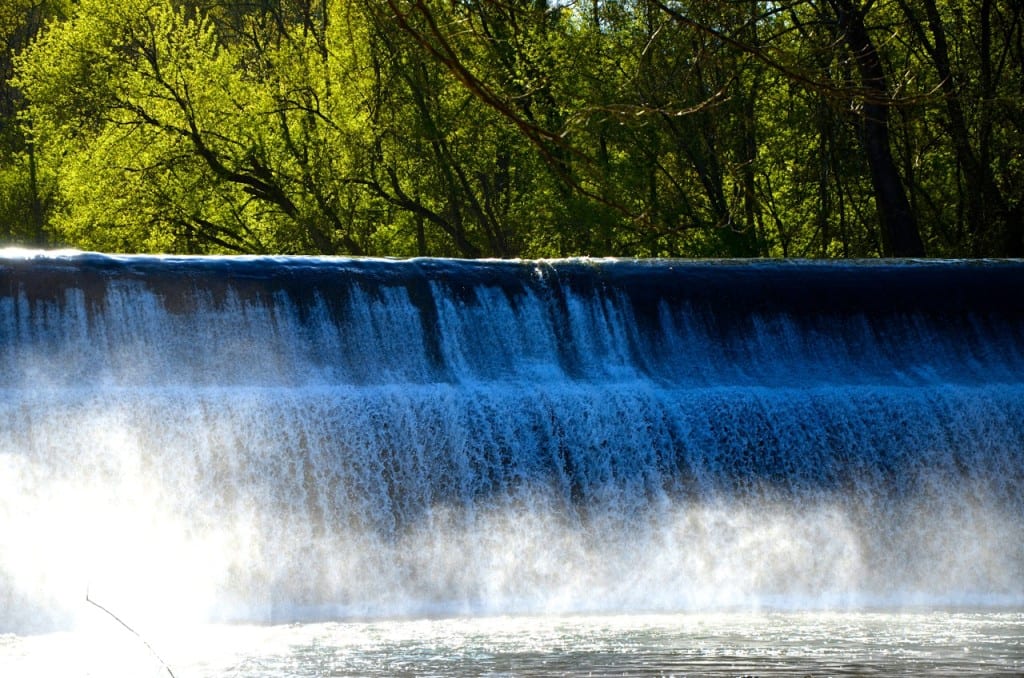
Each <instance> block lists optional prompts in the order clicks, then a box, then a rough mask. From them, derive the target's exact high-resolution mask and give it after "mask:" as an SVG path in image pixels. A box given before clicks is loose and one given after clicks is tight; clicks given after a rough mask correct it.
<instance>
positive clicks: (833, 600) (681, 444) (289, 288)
mask: <svg viewBox="0 0 1024 678" xmlns="http://www.w3.org/2000/svg"><path fill="white" fill-rule="evenodd" d="M0 347H2V353H0V393H2V398H0V412H2V417H0V632H4V631H14V632H25V631H32V630H43V629H52V628H62V627H66V626H67V625H69V624H72V623H74V617H75V615H76V614H77V612H76V610H79V609H80V608H81V601H82V598H83V594H84V593H85V592H86V590H87V589H88V590H89V591H90V595H91V596H92V597H93V598H95V599H97V600H102V601H103V602H104V604H106V605H108V606H109V607H111V608H112V609H116V610H118V611H119V612H121V613H122V614H123V615H124V616H125V617H127V618H134V619H139V618H141V617H144V616H146V615H159V616H161V617H163V618H177V617H181V618H188V619H198V620H247V621H256V622H286V621H294V620H304V619H324V618H331V619H337V618H367V617H369V618H373V617H386V616H419V615H431V616H432V615H466V614H471V615H484V614H517V613H523V614H526V613H530V614H533V613H538V614H543V613H562V612H601V613H605V612H617V611H650V612H657V611H686V610H712V609H714V610H728V609H736V608H739V609H745V610H749V609H763V608H782V609H793V608H797V609H804V608H810V609H820V608H833V607H841V608H849V607H853V608H864V607H874V606H885V607H892V606H903V605H954V606H960V605H963V606H991V605H997V606H998V605H1014V606H1019V605H1021V604H1024V521H1022V520H1021V516H1022V515H1024V263H1021V262H896V263H865V262H857V263H836V262H830V263H821V262H819V263H815V262H749V263H746V262H684V261H619V260H615V261H611V260H608V261H605V260H600V261H598V260H565V261H550V262H531V261H519V262H498V261H484V262H463V261H449V260H433V259H419V260H409V261H390V260H347V259H315V258H166V257H136V256H132V257H112V256H101V255H94V254H78V253H49V254H42V253H17V252H8V253H7V254H6V255H4V256H3V257H2V258H0Z"/></svg>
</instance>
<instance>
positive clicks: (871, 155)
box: [830, 0, 924, 257]
mask: <svg viewBox="0 0 1024 678" xmlns="http://www.w3.org/2000/svg"><path fill="white" fill-rule="evenodd" d="M830 4H831V5H832V8H833V9H834V10H835V12H836V18H837V19H838V21H839V27H840V28H841V29H842V32H843V36H844V38H845V40H846V44H847V45H848V46H849V48H850V51H851V52H852V53H853V57H854V60H855V62H856V64H857V72H858V74H859V76H860V84H861V87H862V88H863V90H864V95H863V96H864V105H863V110H862V116H863V135H862V143H863V146H864V153H865V155H866V156H867V161H868V167H869V169H870V172H871V184H872V187H873V189H874V194H875V205H876V206H877V209H878V216H879V221H880V222H881V227H882V234H883V242H884V249H885V252H884V254H885V255H886V256H891V257H921V256H924V244H923V243H922V242H921V235H920V232H919V231H918V226H917V219H916V217H915V216H914V213H913V210H911V209H910V201H909V200H908V199H907V194H906V191H905V190H904V187H903V180H902V178H901V177H900V173H899V170H898V169H897V167H896V161H895V160H894V159H893V157H892V147H891V146H890V144H889V87H888V84H887V82H886V78H885V68H884V66H883V65H882V60H881V59H880V58H879V55H878V51H877V49H876V48H875V45H874V43H873V42H872V40H871V36H870V35H869V34H868V30H867V26H866V25H865V23H864V15H863V13H862V12H861V11H860V9H859V8H857V7H854V5H853V2H852V0H830Z"/></svg>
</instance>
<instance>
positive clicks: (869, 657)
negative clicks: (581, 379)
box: [0, 610, 1024, 678]
mask: <svg viewBox="0 0 1024 678" xmlns="http://www.w3.org/2000/svg"><path fill="white" fill-rule="evenodd" d="M1022 638H1024V615H1022V614H1021V613H1019V612H1016V613H1011V612H993V611H988V612H977V611H973V612H972V611H941V610H933V611H923V610H914V611H904V612H842V613H839V612H801V613H792V612H789V613H782V612H763V613H739V612H734V613H717V614H673V615H617V616H593V617H579V616H575V617H572V616H570V617H563V616H551V615H548V616H544V617H486V618H480V617H476V618H454V619H435V620H431V619H421V620H408V621H401V620H397V621H396V620H390V621H372V622H345V623H321V624H301V625H290V626H270V627H253V626H203V627H199V628H190V629H188V630H187V631H186V632H184V633H180V634H178V635H174V636H168V635H157V636H155V638H151V639H150V640H151V641H153V642H154V643H155V645H156V647H157V648H159V650H158V654H159V657H155V656H154V655H153V654H152V653H151V652H149V651H148V650H147V649H146V648H145V647H144V646H142V645H141V644H140V643H139V642H138V640H137V639H136V638H135V637H134V636H132V635H131V634H129V633H126V632H124V631H123V630H122V629H118V628H115V626H114V623H113V622H110V620H109V619H107V620H104V619H103V618H102V617H101V616H100V615H99V614H97V616H96V618H95V619H93V620H91V622H90V624H89V625H88V626H87V627H86V628H85V629H83V630H80V631H79V632H77V633H74V634H71V633H67V634H50V635H45V636H35V637H28V638H17V637H7V638H4V637H0V673H2V674H3V675H4V676H33V677H35V676H39V677H42V676H58V675H59V676H68V677H71V676H103V677H104V678H146V677H150V676H151V677H153V678H156V677H158V676H159V677H161V678H166V676H167V675H168V674H167V673H166V670H165V668H164V664H163V663H162V662H166V663H167V666H169V667H170V668H171V670H172V671H173V673H174V675H175V676H177V678H223V677H233V676H252V677H254V678H255V677H260V678H284V677H286V676H287V677H290V678H301V677H310V678H312V677H320V676H401V675H406V676H414V675H415V676H423V675H433V676H554V675H562V676H608V675H616V676H623V675H624V676H730V677H733V678H735V677H736V676H878V675H883V676H915V677H916V676H925V675H926V676H935V677H940V676H949V677H951V678H952V677H955V676H971V675H975V676H993V675H1019V674H1020V673H1021V672H1022V671H1024V642H1022Z"/></svg>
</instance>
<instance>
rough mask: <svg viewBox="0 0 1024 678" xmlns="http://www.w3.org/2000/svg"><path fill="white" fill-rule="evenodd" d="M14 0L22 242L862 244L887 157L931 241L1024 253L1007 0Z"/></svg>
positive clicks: (16, 171)
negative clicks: (870, 66)
mask: <svg viewBox="0 0 1024 678" xmlns="http://www.w3.org/2000/svg"><path fill="white" fill-rule="evenodd" d="M5 7H7V8H9V9H5V10H2V11H0V32H2V33H3V35H4V36H5V37H6V38H7V47H6V51H5V52H4V55H5V56H4V57H3V58H0V84H2V85H3V87H2V88H0V214H2V216H0V238H2V239H4V240H6V241H17V242H37V243H38V242H49V243H52V244H67V245H73V246H76V247H81V248H88V249H100V250H110V251H161V252H171V251H173V252H194V253H230V252H255V253H271V252H279V253H300V252H310V253H323V254H342V253H345V254H375V255H397V256H412V255H443V256H468V257H476V256H531V257H546V256H567V255H581V254H590V255H615V256H815V257H870V256H879V255H882V254H886V253H889V252H890V251H891V249H890V240H891V233H890V232H889V230H887V229H890V228H892V223H893V221H892V219H893V215H892V214H891V213H890V211H891V204H892V201H891V199H890V200H889V201H888V202H887V201H886V200H883V197H884V196H883V195H882V194H881V193H880V190H881V189H880V184H879V183H878V182H879V177H880V174H879V167H881V165H879V162H882V163H883V164H884V162H889V163H890V164H891V166H892V168H893V169H894V170H895V175H893V174H891V173H890V175H889V176H890V178H891V177H892V176H895V177H896V185H895V186H893V183H892V182H891V181H890V183H889V185H888V188H889V189H890V190H893V189H894V190H896V192H897V193H898V194H900V195H902V196H904V199H905V200H906V201H907V202H908V203H909V205H910V206H911V212H912V214H911V217H912V218H911V220H910V221H909V222H906V223H904V225H907V223H909V225H910V227H911V228H913V229H915V230H919V231H920V235H921V238H922V240H923V241H924V242H925V244H926V249H927V251H928V252H929V253H930V254H933V255H940V256H964V255H1016V254H1017V253H1018V252H1024V225H1022V216H1021V205H1022V201H1024V195H1022V193H1024V189H1022V188H1021V187H1022V186H1024V181H1022V179H1024V177H1022V176H1021V175H1022V172H1024V167H1022V160H1021V158H1022V154H1024V138H1022V135H1024V118H1022V114H1021V111H1022V110H1024V106H1022V105H1021V103H1022V102H1021V92H1022V91H1024V85H1022V83H1024V73H1022V67H1021V66H1020V64H1021V63H1024V58H1022V57H1024V55H1022V54H1020V50H1021V44H1022V39H1021V35H1022V30H1024V29H1022V23H1024V21H1022V19H1024V16H1022V10H1021V9H1020V7H1018V6H1017V4H1015V3H1009V2H1005V1H1002V0H994V1H993V2H991V3H983V4H982V5H980V6H977V7H974V6H972V7H971V8H969V11H964V10H963V9H962V8H961V6H960V5H958V4H956V3H949V2H946V1H945V0H892V1H887V2H878V3H870V4H866V5H863V6H862V5H858V4H855V3H853V2H852V1H851V0H792V2H786V3H764V2H758V1H756V0H715V1H714V2H710V3H706V2H705V3H695V2H681V1H662V0H628V1H626V0H623V1H614V2H612V1H607V0H606V1H595V2H572V3H569V2H554V1H545V0H506V1H503V2H454V3H453V2H439V1H438V2H435V1H433V0H266V1H265V2H260V3H241V2H238V1H237V0H79V1H78V2H76V3H75V4H73V5H66V4H64V2H63V0H61V1H59V2H58V1H57V0H50V2H42V1H41V0H14V1H13V2H12V3H10V4H9V5H7V6H5ZM850 8H852V9H853V10H854V11H852V12H851V11H846V10H848V9H850ZM46 17H49V19H50V21H49V23H45V24H44V22H43V19H44V18H46ZM851 17H852V20H851ZM44 25H45V28H43V26H44ZM858 28H863V35H860V34H857V35H854V33H853V32H854V31H855V30H856V29H858ZM33 36H36V37H35V39H34V40H32V37H33ZM857 40H861V43H858V42H857ZM30 42H31V46H28V45H29V43H30ZM857 44H867V45H870V46H871V48H872V49H874V50H877V54H878V56H879V64H880V66H879V68H880V70H876V71H873V72H872V73H874V75H870V76H869V75H865V73H867V71H866V70H865V64H864V63H863V54H864V52H863V50H857V49H854V46H856V45H857ZM15 66H17V74H16V75H15V73H14V67H15ZM879 74H880V75H879ZM872 111H874V112H872ZM879 111H883V112H885V114H886V115H884V116H883V117H884V118H885V120H884V121H882V122H883V123H884V124H883V125H881V126H880V125H879V119H878V118H879V113H878V112H879ZM879 130H880V131H881V133H884V134H887V137H888V138H887V139H886V140H885V141H886V142H887V143H884V144H882V145H879V144H878V143H874V144H873V145H872V142H873V141H874V142H877V140H878V139H877V135H878V134H879V133H880V132H879ZM880 154H881V155H880Z"/></svg>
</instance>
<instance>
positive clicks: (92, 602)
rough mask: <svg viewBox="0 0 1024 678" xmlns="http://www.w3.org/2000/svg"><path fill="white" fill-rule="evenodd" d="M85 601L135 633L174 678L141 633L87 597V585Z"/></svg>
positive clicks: (172, 675) (172, 676)
mask: <svg viewBox="0 0 1024 678" xmlns="http://www.w3.org/2000/svg"><path fill="white" fill-rule="evenodd" d="M85 602H87V603H89V604H90V605H95V606H96V607H98V608H99V609H101V610H103V611H104V612H106V613H107V614H109V615H110V617H111V618H112V619H113V620H114V621H116V622H117V623H118V624H120V625H121V626H123V627H125V628H126V629H128V630H129V631H131V632H132V634H134V635H135V637H136V638H138V639H139V642H141V643H142V644H143V645H145V646H146V649H147V650H149V653H150V654H151V655H153V656H154V657H155V658H156V660H157V661H158V662H160V665H161V666H163V667H164V670H165V671H167V675H169V676H170V677H171V678H175V676H174V671H171V667H170V666H168V665H167V662H165V661H164V660H163V658H162V657H161V656H160V655H158V654H157V653H156V650H154V649H153V646H152V645H150V644H149V643H147V642H146V639H145V638H143V637H142V635H141V634H140V633H139V632H138V631H136V630H135V629H133V628H132V627H131V626H128V624H127V623H125V621H124V620H123V619H121V618H120V617H118V616H117V615H116V614H114V613H113V612H111V611H110V610H108V609H107V608H105V607H103V606H102V605H100V604H99V603H97V602H96V601H95V600H93V599H92V598H90V597H89V587H88V586H87V587H85Z"/></svg>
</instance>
